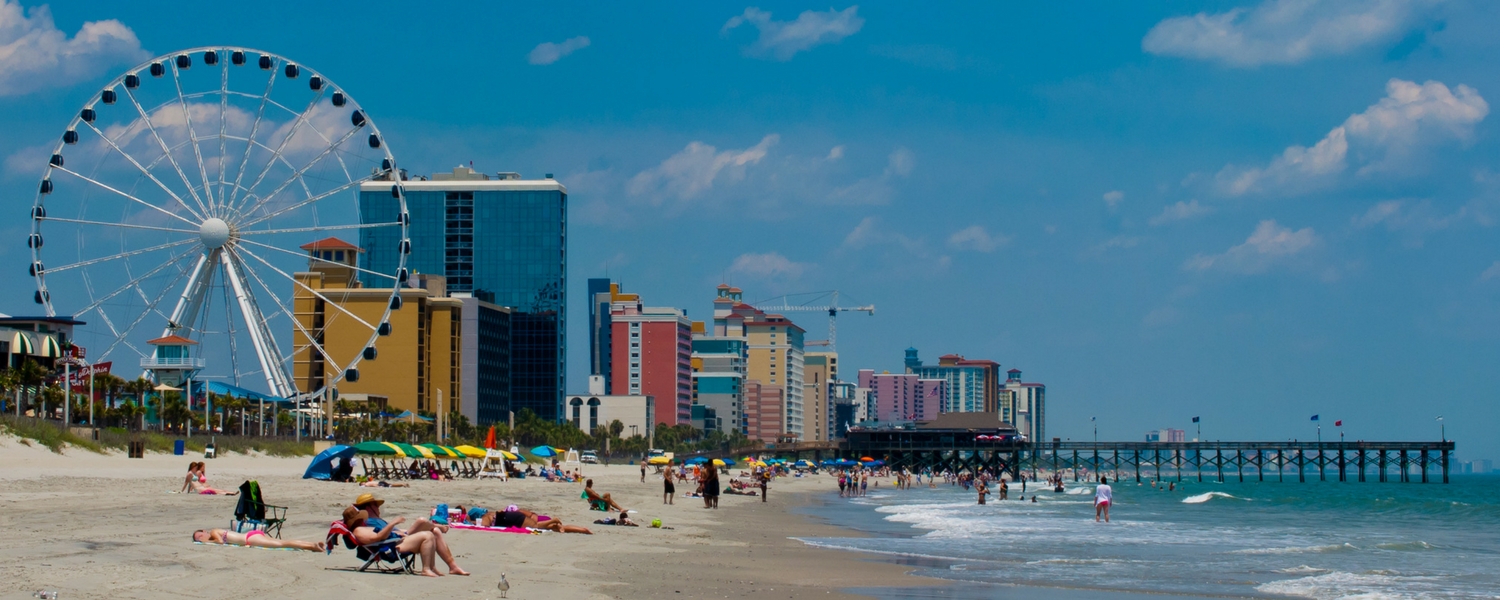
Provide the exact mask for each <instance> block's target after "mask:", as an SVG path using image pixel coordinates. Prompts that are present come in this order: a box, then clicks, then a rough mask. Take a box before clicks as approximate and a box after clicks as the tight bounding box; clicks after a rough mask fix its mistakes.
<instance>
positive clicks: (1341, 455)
mask: <svg viewBox="0 0 1500 600" xmlns="http://www.w3.org/2000/svg"><path fill="white" fill-rule="evenodd" d="M1346 481H1349V480H1348V479H1346V478H1345V477H1344V446H1343V444H1340V445H1339V482H1340V483H1343V482H1346Z"/></svg>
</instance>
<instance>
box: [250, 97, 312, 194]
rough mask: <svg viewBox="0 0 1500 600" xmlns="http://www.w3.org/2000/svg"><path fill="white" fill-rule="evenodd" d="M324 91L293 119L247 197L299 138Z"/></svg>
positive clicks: (261, 169)
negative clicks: (288, 145)
mask: <svg viewBox="0 0 1500 600" xmlns="http://www.w3.org/2000/svg"><path fill="white" fill-rule="evenodd" d="M324 89H327V88H322V89H319V90H318V93H317V94H314V95H313V99H312V100H311V101H310V102H308V103H307V108H304V109H302V112H300V113H297V116H296V117H295V118H293V119H292V127H291V129H289V130H287V133H286V135H285V136H283V137H282V138H281V142H280V143H279V144H277V145H276V149H275V150H272V151H271V160H268V161H266V165H265V166H263V167H261V168H260V173H259V174H257V175H256V176H255V181H254V182H253V183H251V184H250V187H249V188H246V190H245V191H246V196H247V197H248V196H249V195H250V194H249V192H253V191H255V188H256V187H257V186H259V185H260V183H261V182H262V181H265V179H266V175H267V174H269V173H270V172H271V167H273V166H275V165H276V161H277V159H279V158H281V153H282V151H284V150H286V146H287V144H289V143H291V141H292V138H294V137H296V136H297V130H298V129H300V128H301V127H302V124H303V123H304V122H306V121H307V114H308V113H310V112H312V110H313V109H314V108H317V106H318V102H319V101H321V100H322V99H323V90H324ZM316 130H317V128H314V131H316ZM299 174H300V173H299ZM278 191H279V190H278ZM274 195H276V192H272V193H271V194H270V195H268V196H266V197H268V198H269V197H270V196H274Z"/></svg>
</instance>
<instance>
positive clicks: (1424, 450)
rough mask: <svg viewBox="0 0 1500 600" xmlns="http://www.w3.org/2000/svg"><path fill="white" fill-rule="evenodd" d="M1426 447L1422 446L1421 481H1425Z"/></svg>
mask: <svg viewBox="0 0 1500 600" xmlns="http://www.w3.org/2000/svg"><path fill="white" fill-rule="evenodd" d="M1427 458H1428V454H1427V448H1425V447H1424V448H1422V483H1427Z"/></svg>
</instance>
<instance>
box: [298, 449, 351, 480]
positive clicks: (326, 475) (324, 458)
mask: <svg viewBox="0 0 1500 600" xmlns="http://www.w3.org/2000/svg"><path fill="white" fill-rule="evenodd" d="M353 456H354V447H353V446H343V445H340V446H334V447H332V448H329V449H327V450H324V451H322V452H319V453H318V455H317V456H314V457H313V459H312V462H311V463H308V465H307V472H306V473H303V474H302V478H303V479H318V480H321V481H328V480H330V479H333V459H335V458H342V459H344V460H346V461H347V460H349V459H350V458H352V457H353Z"/></svg>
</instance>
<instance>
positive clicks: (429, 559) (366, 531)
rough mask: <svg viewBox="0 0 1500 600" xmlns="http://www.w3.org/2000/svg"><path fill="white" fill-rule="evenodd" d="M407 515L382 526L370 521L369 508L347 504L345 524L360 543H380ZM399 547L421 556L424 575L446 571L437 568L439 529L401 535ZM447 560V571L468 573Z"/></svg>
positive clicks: (431, 575) (436, 575)
mask: <svg viewBox="0 0 1500 600" xmlns="http://www.w3.org/2000/svg"><path fill="white" fill-rule="evenodd" d="M404 520H405V519H403V518H401V517H396V519H395V520H394V521H391V522H390V523H386V524H385V525H383V526H381V527H380V528H379V529H376V528H375V527H373V526H371V525H370V512H369V511H366V510H360V509H358V508H355V507H353V506H346V507H344V527H347V528H349V533H350V534H351V535H353V536H354V541H356V542H358V543H359V544H361V545H366V546H368V545H370V544H378V543H380V542H382V541H385V540H386V539H387V538H389V537H390V536H391V533H392V531H393V530H394V529H395V527H396V525H398V524H400V523H401V522H402V521H404ZM399 539H400V540H401V541H400V542H399V543H397V544H396V550H397V551H398V552H403V553H413V554H417V555H419V556H421V557H422V575H425V576H427V577H441V576H442V575H443V574H442V573H440V572H438V570H437V568H436V567H437V555H438V550H437V532H435V531H421V532H417V533H413V534H410V535H407V536H403V537H401V538H399ZM444 560H446V561H447V562H448V574H450V575H468V573H467V572H465V571H464V570H463V569H460V568H458V565H456V564H454V563H453V561H452V560H451V558H449V559H444Z"/></svg>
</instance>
